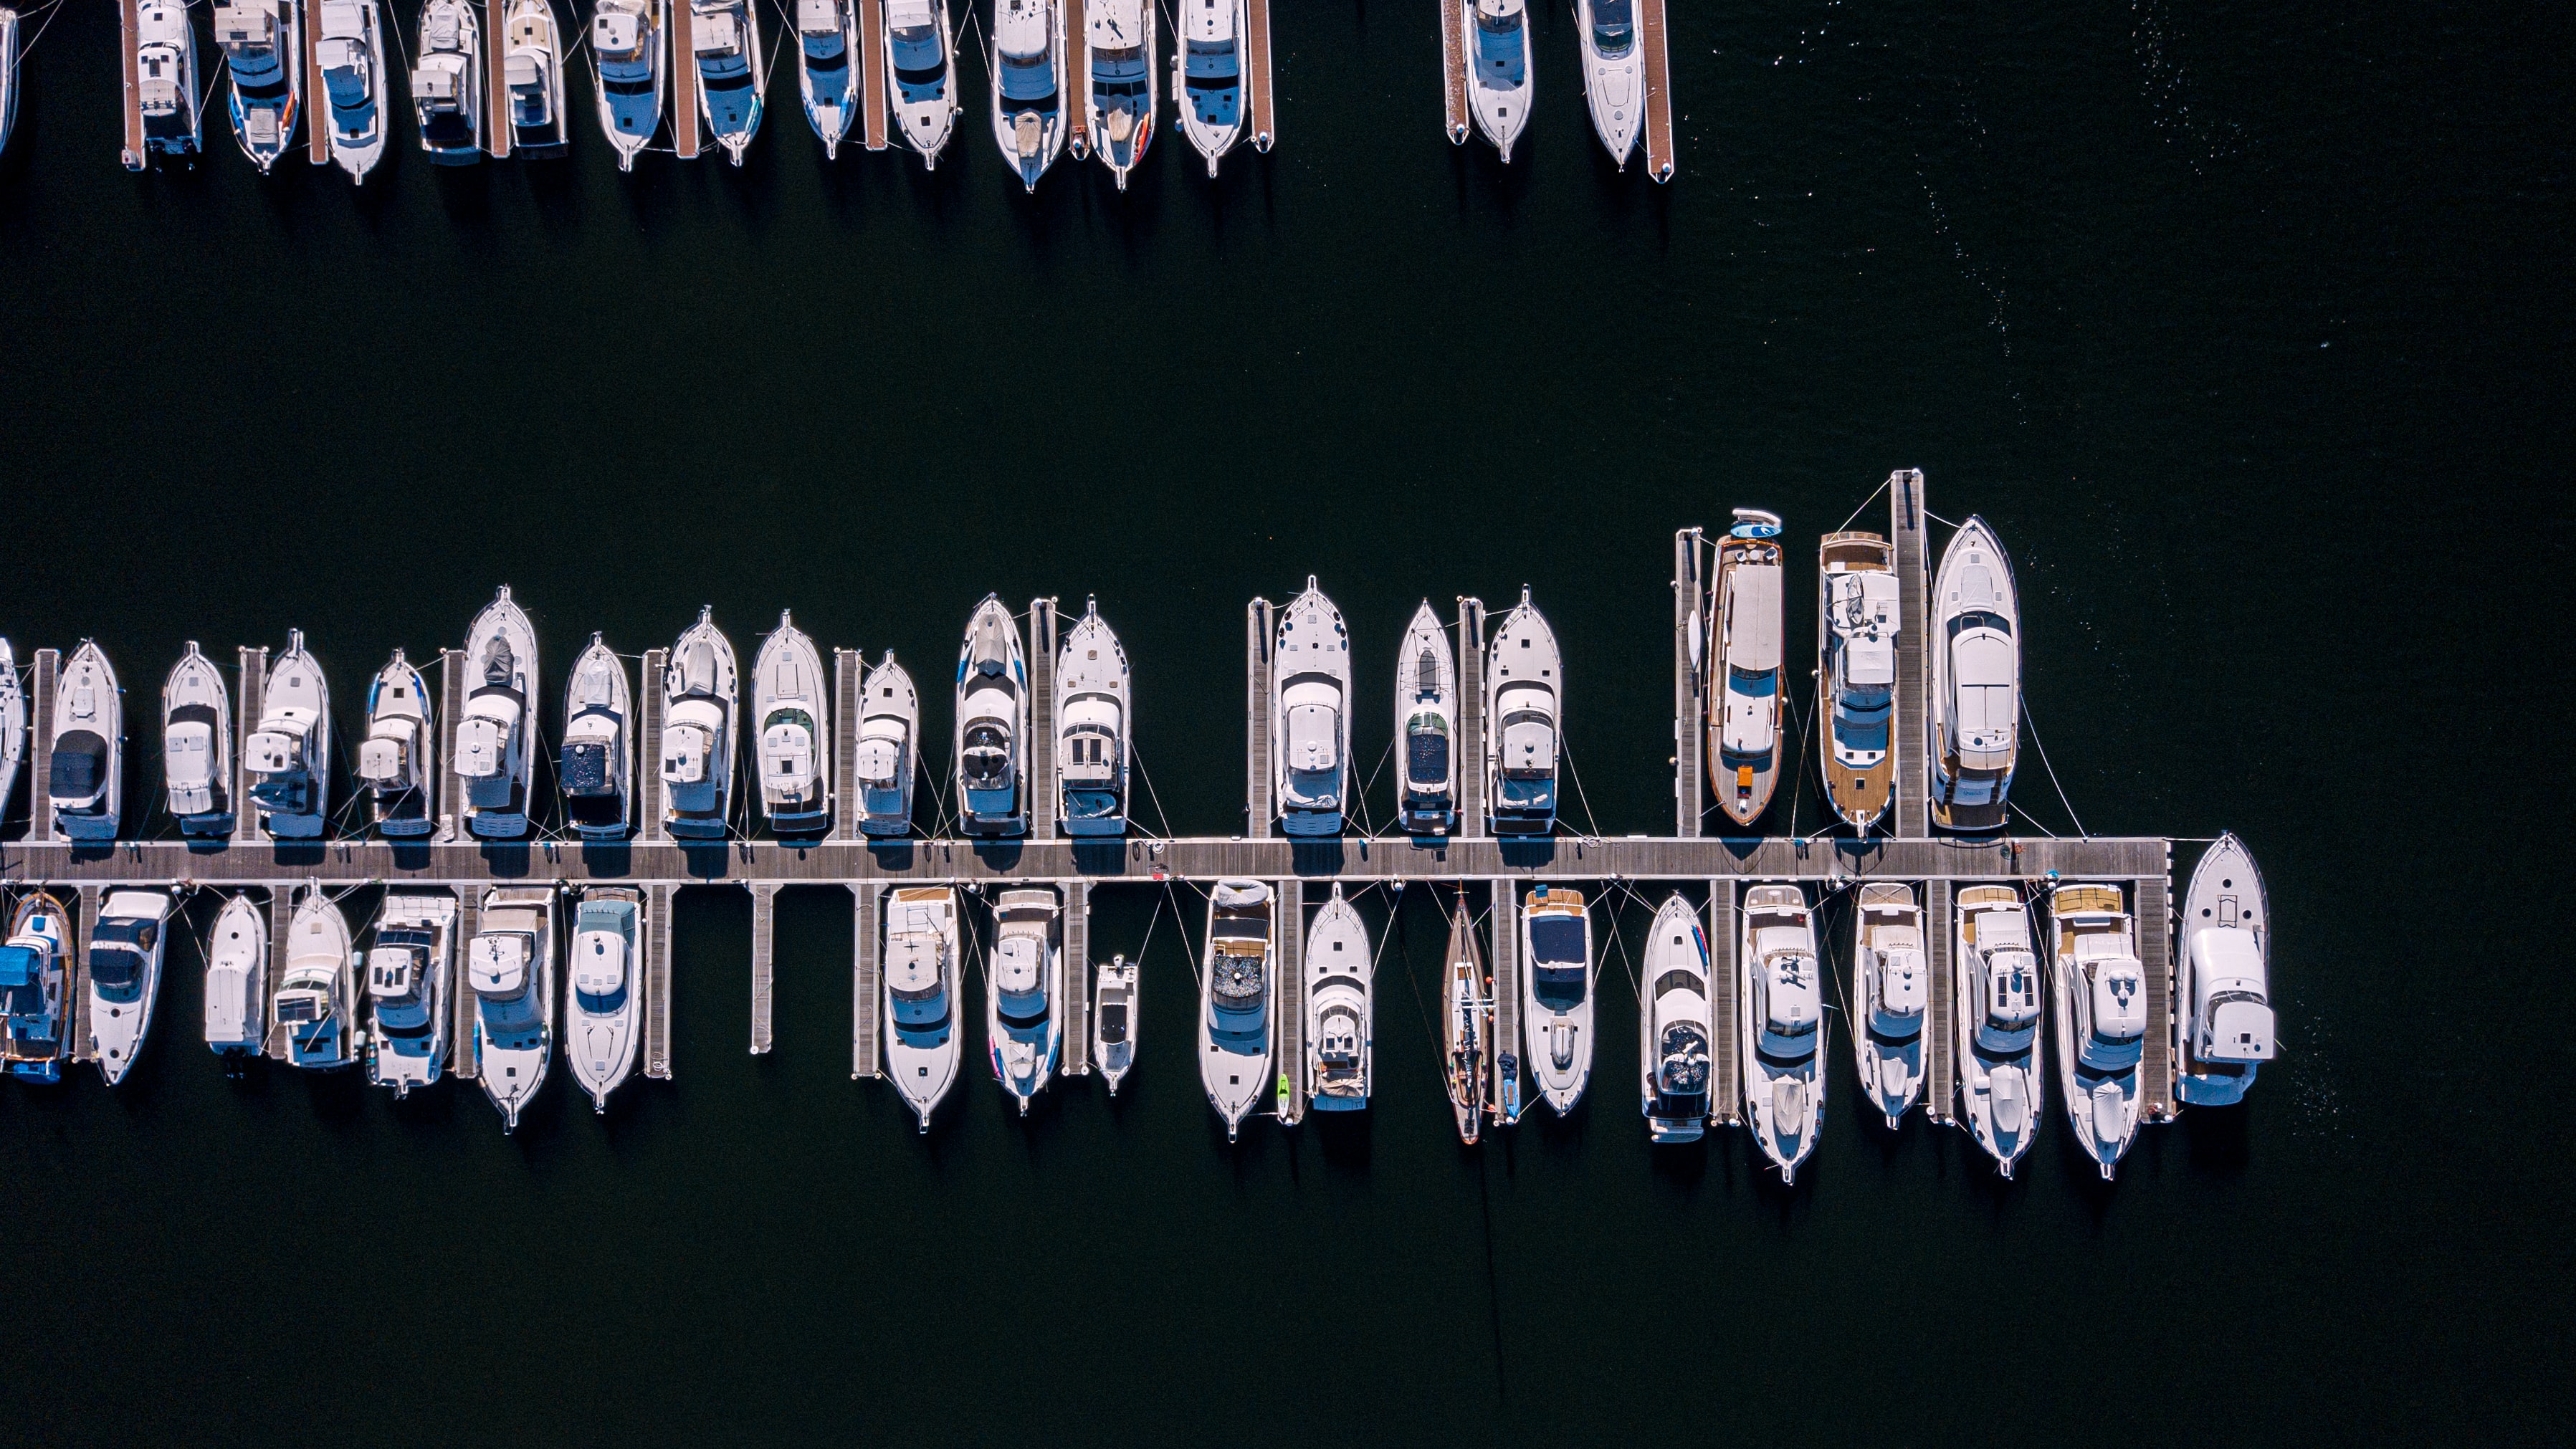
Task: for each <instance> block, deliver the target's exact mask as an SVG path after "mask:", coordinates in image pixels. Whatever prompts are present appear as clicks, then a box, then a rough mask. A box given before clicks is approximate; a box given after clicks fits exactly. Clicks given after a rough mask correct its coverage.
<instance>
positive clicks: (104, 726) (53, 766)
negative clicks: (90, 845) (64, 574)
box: [45, 639, 125, 841]
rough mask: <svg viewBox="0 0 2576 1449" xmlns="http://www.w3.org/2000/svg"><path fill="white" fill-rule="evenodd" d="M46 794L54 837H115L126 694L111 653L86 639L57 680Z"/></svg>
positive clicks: (120, 801) (121, 791)
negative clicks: (110, 660) (118, 681)
mask: <svg viewBox="0 0 2576 1449" xmlns="http://www.w3.org/2000/svg"><path fill="white" fill-rule="evenodd" d="M46 747H47V751H48V754H47V758H46V761H45V794H46V797H47V798H48V799H49V800H50V801H51V802H52V804H53V809H54V838H55V839H56V840H75V841H100V840H114V839H115V838H116V826H117V821H118V820H119V818H120V812H121V811H122V810H123V808H124V804H125V781H124V776H125V697H124V693H123V691H121V690H119V689H118V688H117V687H116V671H115V670H114V669H111V668H109V667H108V663H107V653H106V651H104V650H102V649H100V648H99V647H98V645H97V644H96V643H94V642H92V641H90V640H87V639H83V640H82V641H81V644H80V647H79V648H78V649H75V650H73V651H72V657H71V658H70V659H68V660H66V661H64V663H63V673H62V678H61V679H60V680H59V681H58V682H57V683H56V684H55V686H54V730H53V738H52V739H51V740H48V741H46Z"/></svg>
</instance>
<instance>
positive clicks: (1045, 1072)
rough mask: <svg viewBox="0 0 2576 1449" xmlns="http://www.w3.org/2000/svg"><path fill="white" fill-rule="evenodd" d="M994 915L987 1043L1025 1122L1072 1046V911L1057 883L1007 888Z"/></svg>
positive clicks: (986, 1011) (986, 1013) (996, 1070)
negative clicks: (1068, 944)
mask: <svg viewBox="0 0 2576 1449" xmlns="http://www.w3.org/2000/svg"><path fill="white" fill-rule="evenodd" d="M993 918H994V929H993V964H992V969H991V970H990V971H989V972H988V973H987V974H986V977H985V987H986V990H985V993H984V1040H985V1043H986V1046H987V1047H988V1049H989V1054H990V1056H991V1058H992V1063H993V1078H994V1080H996V1081H998V1082H1000V1083H1001V1084H1002V1090H1003V1091H1005V1092H1008V1093H1010V1094H1011V1100H1012V1101H1014V1102H1016V1103H1018V1104H1019V1108H1020V1115H1021V1116H1023V1117H1025V1116H1027V1115H1028V1114H1029V1101H1030V1099H1031V1098H1033V1097H1035V1096H1037V1094H1038V1093H1040V1092H1042V1091H1044V1090H1046V1084H1047V1081H1048V1079H1050V1078H1051V1077H1053V1076H1054V1075H1055V1064H1056V1057H1057V1054H1058V1053H1059V1052H1060V1051H1062V1050H1063V1045H1064V908H1063V906H1062V904H1061V903H1060V902H1059V901H1058V899H1057V897H1056V893H1055V889H1054V887H1052V886H1045V887H1039V888H1036V889H1031V890H1014V891H1004V892H1002V893H1001V895H1000V896H998V897H997V898H995V900H994V902H993Z"/></svg>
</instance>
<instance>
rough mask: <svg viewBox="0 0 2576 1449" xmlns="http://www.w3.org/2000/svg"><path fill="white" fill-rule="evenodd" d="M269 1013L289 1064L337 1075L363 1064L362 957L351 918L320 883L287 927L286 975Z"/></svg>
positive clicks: (310, 889) (308, 892)
mask: <svg viewBox="0 0 2576 1449" xmlns="http://www.w3.org/2000/svg"><path fill="white" fill-rule="evenodd" d="M279 889H284V887H279ZM269 1009H270V1011H271V1012H272V1013H273V1015H274V1020H275V1027H276V1029H277V1030H280V1031H282V1032H284V1033H285V1035H286V1060H287V1062H288V1064H289V1065H292V1066H298V1067H305V1068H308V1069H311V1070H314V1071H335V1070H337V1069H339V1068H341V1067H345V1066H350V1065H352V1064H354V1063H355V1062H356V1061H357V1060H358V1053H359V1050H360V1046H361V1043H360V1041H359V1035H360V1027H359V1024H358V953H357V951H356V950H355V949H354V948H353V946H352V945H351V941H350V935H349V920H348V917H346V916H343V915H342V914H340V907H339V906H338V905H337V904H335V903H334V902H333V901H332V900H331V899H330V898H329V897H327V896H325V895H324V894H323V893H322V888H321V887H320V886H319V885H318V884H317V885H313V886H308V887H306V888H305V891H304V899H303V901H302V902H301V903H300V904H298V905H297V906H296V908H295V914H294V916H293V917H292V918H290V919H289V920H288V922H287V926H286V974H285V975H284V976H283V977H282V978H281V979H280V980H279V982H278V985H277V994H276V996H274V997H273V998H271V999H270V1001H269Z"/></svg>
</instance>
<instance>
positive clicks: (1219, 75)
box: [1172, 0, 1252, 178]
mask: <svg viewBox="0 0 2576 1449" xmlns="http://www.w3.org/2000/svg"><path fill="white" fill-rule="evenodd" d="M1175 23H1177V24H1178V25H1179V27H1180V44H1179V48H1178V49H1176V50H1174V51H1173V53H1172V103H1173V105H1174V106H1176V107H1178V108H1179V110H1180V113H1181V134H1183V135H1185V136H1187V137H1189V138H1190V144H1191V145H1192V146H1195V147H1197V148H1198V153H1199V155H1201V156H1203V157H1205V158H1206V159H1207V172H1208V175H1209V176H1210V177H1211V178H1213V177H1214V176H1215V175H1216V166H1217V162H1219V161H1221V160H1223V159H1225V153H1226V152H1228V151H1230V150H1233V149H1234V143H1235V142H1236V141H1238V140H1241V139H1242V138H1243V119H1244V88H1243V57H1244V49H1243V47H1244V37H1245V36H1246V35H1249V34H1250V33H1251V31H1252V24H1251V17H1250V15H1249V14H1248V13H1247V7H1246V5H1245V4H1244V0H1198V3H1196V4H1191V5H1184V6H1182V7H1181V14H1180V17H1179V19H1178V20H1177V21H1176V22H1175Z"/></svg>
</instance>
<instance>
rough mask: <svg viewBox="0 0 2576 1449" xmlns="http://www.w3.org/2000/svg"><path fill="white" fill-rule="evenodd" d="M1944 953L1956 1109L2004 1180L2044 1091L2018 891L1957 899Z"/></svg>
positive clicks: (1994, 889) (2033, 962)
mask: <svg viewBox="0 0 2576 1449" xmlns="http://www.w3.org/2000/svg"><path fill="white" fill-rule="evenodd" d="M1952 929H1953V930H1954V932H1955V933H1956V934H1955V935H1954V937H1953V939H1952V946H1951V970H1952V972H1953V974H1954V986H1953V991H1954V995H1953V996H1952V1000H1953V1001H1954V1002H1955V1003H1956V1005H1955V1006H1954V1007H1953V1009H1952V1012H1951V1020H1952V1022H1953V1024H1954V1026H1953V1029H1954V1030H1955V1031H1956V1032H1957V1035H1958V1049H1957V1060H1958V1063H1959V1106H1960V1110H1961V1114H1962V1115H1963V1116H1965V1117H1966V1118H1967V1119H1968V1131H1969V1133H1970V1135H1972V1136H1974V1137H1975V1138H1976V1139H1977V1145H1978V1146H1980V1147H1982V1148H1984V1149H1985V1150H1986V1152H1987V1154H1988V1155H1989V1156H1991V1157H1993V1158H1994V1160H1995V1165H1996V1166H1997V1167H1998V1168H2000V1169H2001V1170H2002V1172H2003V1175H2004V1176H2006V1177H2010V1176H2012V1173H2013V1167H2014V1166H2015V1165H2016V1164H2018V1163H2019V1162H2020V1161H2021V1159H2022V1154H2023V1153H2026V1152H2028V1151H2030V1143H2031V1139H2032V1137H2034V1136H2036V1135H2037V1134H2038V1131H2039V1116H2040V1112H2041V1110H2042V1108H2043V1106H2044V1104H2045V1101H2044V1099H2045V1098H2046V1095H2047V1087H2046V1085H2045V1084H2044V1083H2043V1082H2042V1081H2041V1079H2040V1074H2039V1065H2040V1063H2039V1057H2040V1045H2039V960H2038V958H2037V957H2036V956H2034V955H2033V954H2032V947H2033V942H2032V940H2031V931H2030V909H2029V907H2027V906H2025V905H2023V904H2022V898H2021V891H2020V889H2019V888H2017V887H2014V886H2009V885H1979V886H1968V887H1965V888H1963V889H1962V890H1961V891H1960V892H1959V901H1958V920H1957V922H1956V923H1955V925H1954V926H1953V928H1952Z"/></svg>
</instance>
